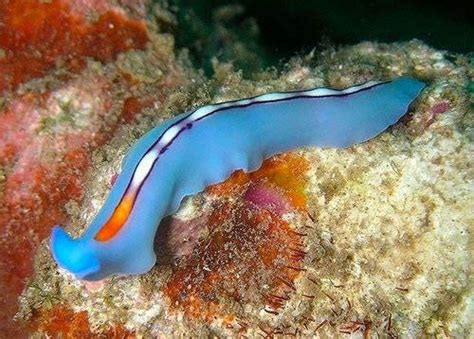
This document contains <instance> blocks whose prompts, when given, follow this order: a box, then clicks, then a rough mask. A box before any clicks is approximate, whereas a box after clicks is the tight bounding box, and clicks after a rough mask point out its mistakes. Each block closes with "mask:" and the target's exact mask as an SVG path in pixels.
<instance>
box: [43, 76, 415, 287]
mask: <svg viewBox="0 0 474 339" xmlns="http://www.w3.org/2000/svg"><path fill="white" fill-rule="evenodd" d="M423 87H424V84H423V83H421V82H419V81H417V80H415V79H412V78H407V77H404V78H399V79H396V80H393V81H387V82H368V83H365V84H362V85H358V86H354V87H350V88H347V89H345V90H341V91H339V90H334V89H326V88H316V89H310V90H304V91H296V92H280V93H271V94H264V95H260V96H256V97H253V98H248V99H242V100H235V101H229V102H223V103H219V104H213V105H208V106H204V107H201V108H199V109H197V110H195V111H193V112H188V113H183V114H180V115H178V116H176V117H174V118H172V119H169V120H167V121H165V122H164V123H162V124H161V125H160V126H158V127H156V128H154V129H152V130H151V131H150V132H148V133H147V134H145V135H144V136H143V137H142V138H140V139H139V140H138V141H137V143H136V144H135V145H134V146H133V147H132V149H131V150H130V151H129V152H128V154H127V156H126V157H125V160H124V161H123V164H122V172H121V174H120V175H119V176H118V178H117V180H116V181H115V183H114V185H113V186H112V189H111V192H110V194H109V196H108V197H107V199H106V201H105V203H104V206H103V207H102V209H101V210H100V211H99V213H98V214H97V216H96V217H95V219H94V220H93V221H92V223H91V224H90V225H89V227H88V229H87V230H86V231H85V232H84V234H83V235H82V236H81V237H80V238H78V239H72V238H71V237H70V236H69V235H68V234H67V233H66V232H65V231H64V230H63V229H62V228H61V227H59V226H55V227H54V228H53V231H52V235H51V242H50V246H51V250H52V253H53V257H54V259H55V260H56V261H57V263H58V264H59V266H61V267H63V268H65V269H66V270H68V271H70V272H71V273H73V274H74V275H75V276H76V277H77V278H79V279H85V280H99V279H103V278H106V277H108V276H110V275H113V274H140V273H144V272H147V271H148V270H150V269H151V268H152V267H153V265H154V264H155V261H156V257H155V253H154V249H153V245H154V238H155V234H156V231H157V228H158V226H159V224H160V221H161V220H162V219H163V218H164V217H165V216H167V215H170V214H172V213H174V212H175V211H176V210H177V209H178V207H179V204H180V202H181V200H182V199H183V197H185V196H187V195H192V194H196V193H198V192H200V191H202V190H203V189H204V188H205V187H206V186H208V185H211V184H215V183H218V182H221V181H223V180H225V179H226V178H227V177H229V175H230V174H231V173H232V172H233V171H235V170H238V169H243V170H244V171H247V172H249V171H254V170H256V169H258V168H259V167H260V165H261V163H262V161H263V160H264V159H266V158H268V157H270V156H272V155H275V154H278V153H283V152H286V151H289V150H292V149H296V148H299V147H304V146H318V147H337V148H344V147H348V146H351V145H353V144H356V143H360V142H363V141H366V140H368V139H371V138H373V137H374V136H376V135H377V134H379V133H381V132H382V131H384V130H385V129H386V128H387V127H389V126H390V125H392V124H394V123H395V122H397V121H398V120H399V119H400V117H401V116H403V115H404V114H405V113H406V111H407V109H408V106H409V105H410V103H411V102H412V101H413V100H414V99H415V98H416V96H417V95H418V94H419V92H420V91H421V90H422V89H423Z"/></svg>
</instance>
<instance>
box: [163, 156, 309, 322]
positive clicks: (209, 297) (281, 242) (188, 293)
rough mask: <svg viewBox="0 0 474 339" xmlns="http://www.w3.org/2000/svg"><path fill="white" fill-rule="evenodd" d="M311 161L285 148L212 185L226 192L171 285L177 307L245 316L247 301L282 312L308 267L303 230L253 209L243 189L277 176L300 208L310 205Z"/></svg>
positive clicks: (168, 290) (199, 314)
mask: <svg viewBox="0 0 474 339" xmlns="http://www.w3.org/2000/svg"><path fill="white" fill-rule="evenodd" d="M307 166H308V164H307V161H306V160H305V159H304V158H302V157H300V156H296V155H292V154H287V155H282V156H280V157H274V158H272V159H270V160H267V161H266V162H264V164H263V166H262V168H261V169H260V170H258V171H256V172H253V173H250V174H245V173H243V172H242V171H238V172H236V173H234V174H233V175H232V176H231V177H230V178H229V179H228V180H227V181H225V182H224V183H221V184H218V185H215V186H213V187H210V188H209V189H208V191H209V192H211V193H213V194H217V195H219V196H220V197H221V199H219V200H220V201H218V202H216V203H215V205H214V206H213V207H214V208H213V211H212V213H211V214H210V215H209V216H208V222H207V223H208V227H209V236H208V237H206V239H202V240H201V242H200V243H199V244H198V245H197V246H196V248H195V249H194V251H193V253H192V254H191V255H190V256H188V257H187V258H184V259H183V262H180V264H179V265H178V266H177V267H176V268H175V270H174V272H173V274H172V276H171V277H170V279H169V280H168V282H167V284H166V286H165V288H164V292H165V294H166V295H167V296H168V297H169V298H170V300H171V305H172V307H178V308H179V309H181V310H183V311H184V312H185V313H186V314H187V315H188V316H191V317H193V318H198V319H202V320H204V321H210V320H212V319H214V317H216V316H219V317H220V318H221V319H227V320H229V319H234V318H235V319H237V318H242V317H243V315H242V314H240V312H239V311H238V310H239V309H240V310H241V306H240V307H239V305H242V304H250V305H253V306H254V307H255V308H257V309H260V308H264V309H265V310H266V311H267V312H269V313H276V312H278V309H280V308H281V307H282V306H283V305H284V303H285V302H286V301H287V300H289V299H290V296H291V294H292V292H293V291H294V289H295V287H294V280H295V279H296V278H297V277H298V276H299V274H300V273H301V272H302V271H303V262H302V259H303V258H304V255H305V252H304V234H302V233H300V232H298V231H297V230H296V229H295V228H294V227H293V226H292V225H290V224H289V223H288V222H286V221H284V220H282V219H281V217H280V216H279V215H278V214H275V213H272V212H271V211H269V210H266V209H264V208H262V209H249V208H248V206H247V205H246V204H245V203H244V202H243V201H242V193H243V192H244V191H245V189H246V187H247V186H248V185H249V184H250V185H251V184H254V183H256V182H261V181H264V182H271V183H272V184H276V185H278V187H280V188H282V189H283V191H284V192H285V196H286V198H287V199H289V200H290V201H291V203H292V205H293V206H294V207H296V208H300V209H304V207H305V201H306V199H305V196H304V175H303V173H304V171H303V169H305V168H307ZM235 197H240V198H237V199H235ZM236 310H237V311H236Z"/></svg>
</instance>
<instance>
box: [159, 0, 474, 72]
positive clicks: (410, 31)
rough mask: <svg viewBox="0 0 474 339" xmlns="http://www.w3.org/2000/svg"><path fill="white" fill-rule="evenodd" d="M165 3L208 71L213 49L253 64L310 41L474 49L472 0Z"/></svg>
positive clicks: (183, 41) (180, 38) (181, 37)
mask: <svg viewBox="0 0 474 339" xmlns="http://www.w3.org/2000/svg"><path fill="white" fill-rule="evenodd" d="M168 3H169V4H170V6H171V7H172V6H174V8H175V9H177V10H176V11H175V13H176V14H177V17H178V21H179V25H180V26H179V27H180V29H179V32H177V44H178V47H188V48H189V49H190V52H191V56H192V58H193V60H194V62H195V63H196V66H198V67H204V68H205V69H206V70H207V69H209V67H210V66H209V60H210V58H211V57H212V56H217V57H218V58H219V60H222V59H224V60H225V59H229V60H238V59H239V58H241V57H244V58H246V57H250V60H247V61H246V63H247V64H246V65H243V66H244V68H245V67H247V68H248V67H251V65H250V66H249V65H248V63H249V62H250V64H252V62H254V63H256V65H255V66H256V67H257V66H258V67H260V66H268V65H274V64H276V63H278V62H279V61H280V60H283V59H288V57H291V56H293V55H295V54H296V53H301V52H307V51H309V50H311V49H312V48H314V47H316V48H317V49H318V48H321V49H322V48H324V46H328V45H332V46H339V45H346V44H355V43H358V42H361V41H379V42H397V41H406V40H411V39H414V38H417V39H420V40H422V41H424V42H426V43H428V44H429V45H430V46H432V47H434V48H436V49H442V50H449V51H450V52H453V53H472V51H473V50H474V48H473V47H474V9H473V7H474V6H473V5H472V4H471V3H474V1H465V2H462V1H443V2H439V3H436V2H435V1H408V0H398V1H397V0H381V1H348V0H328V1H321V0H272V1H270V0H235V1H229V0H207V1H205V0H200V1H197V0H170V1H168ZM222 6H227V7H222ZM244 47H245V48H246V50H243V49H242V48H244ZM236 53H237V54H236ZM238 53H240V54H243V55H238ZM245 54H247V55H245ZM251 54H253V56H252V55H251ZM252 58H253V59H254V60H253V61H252Z"/></svg>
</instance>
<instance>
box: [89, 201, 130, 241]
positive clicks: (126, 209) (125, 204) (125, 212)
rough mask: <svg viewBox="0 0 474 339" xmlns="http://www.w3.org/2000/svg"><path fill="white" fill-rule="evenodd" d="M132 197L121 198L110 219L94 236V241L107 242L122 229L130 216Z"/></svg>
mask: <svg viewBox="0 0 474 339" xmlns="http://www.w3.org/2000/svg"><path fill="white" fill-rule="evenodd" d="M134 198H135V197H134V196H133V195H126V196H124V197H123V199H122V201H121V202H120V204H119V205H118V206H117V208H116V209H115V211H114V214H112V216H111V217H110V219H109V220H108V221H107V222H106V223H105V224H104V226H102V228H101V229H100V230H99V232H98V233H97V234H96V236H95V238H94V239H95V240H98V241H107V240H110V239H112V238H113V237H114V236H115V235H116V234H117V233H118V232H119V231H120V230H121V229H122V227H123V225H124V224H125V222H126V221H127V219H128V216H129V215H130V212H131V211H132V207H133V201H134V200H135V199H134Z"/></svg>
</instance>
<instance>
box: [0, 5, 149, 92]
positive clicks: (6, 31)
mask: <svg viewBox="0 0 474 339" xmlns="http://www.w3.org/2000/svg"><path fill="white" fill-rule="evenodd" d="M80 3H81V4H82V7H81V6H78V4H76V2H74V1H70V0H54V1H36V0H14V1H7V0H0V49H1V50H2V51H3V52H2V54H3V56H1V55H0V69H1V70H2V72H1V74H0V93H1V92H2V91H4V90H6V89H14V88H16V87H17V86H18V85H19V84H21V83H23V82H25V81H28V80H30V79H32V78H35V77H39V76H42V75H44V74H46V72H47V71H48V70H50V69H52V68H53V67H55V65H59V64H60V63H61V62H66V64H67V66H68V68H69V70H72V71H78V70H80V69H82V68H83V66H84V63H85V58H86V57H93V58H96V59H98V60H100V61H103V62H106V61H110V60H112V59H113V58H114V57H115V56H116V55H117V54H118V53H120V52H123V51H126V50H128V49H132V48H143V47H144V46H145V44H146V42H147V41H148V32H147V28H146V25H145V23H144V22H143V21H142V20H138V19H134V18H130V17H128V16H127V15H126V14H125V13H124V12H123V10H121V9H120V8H116V7H113V6H112V5H110V4H109V2H108V1H103V2H101V1H98V2H90V1H89V2H88V1H81V2H80ZM94 14H95V15H97V16H98V18H97V19H96V20H94V21H91V20H89V19H87V15H94Z"/></svg>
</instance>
